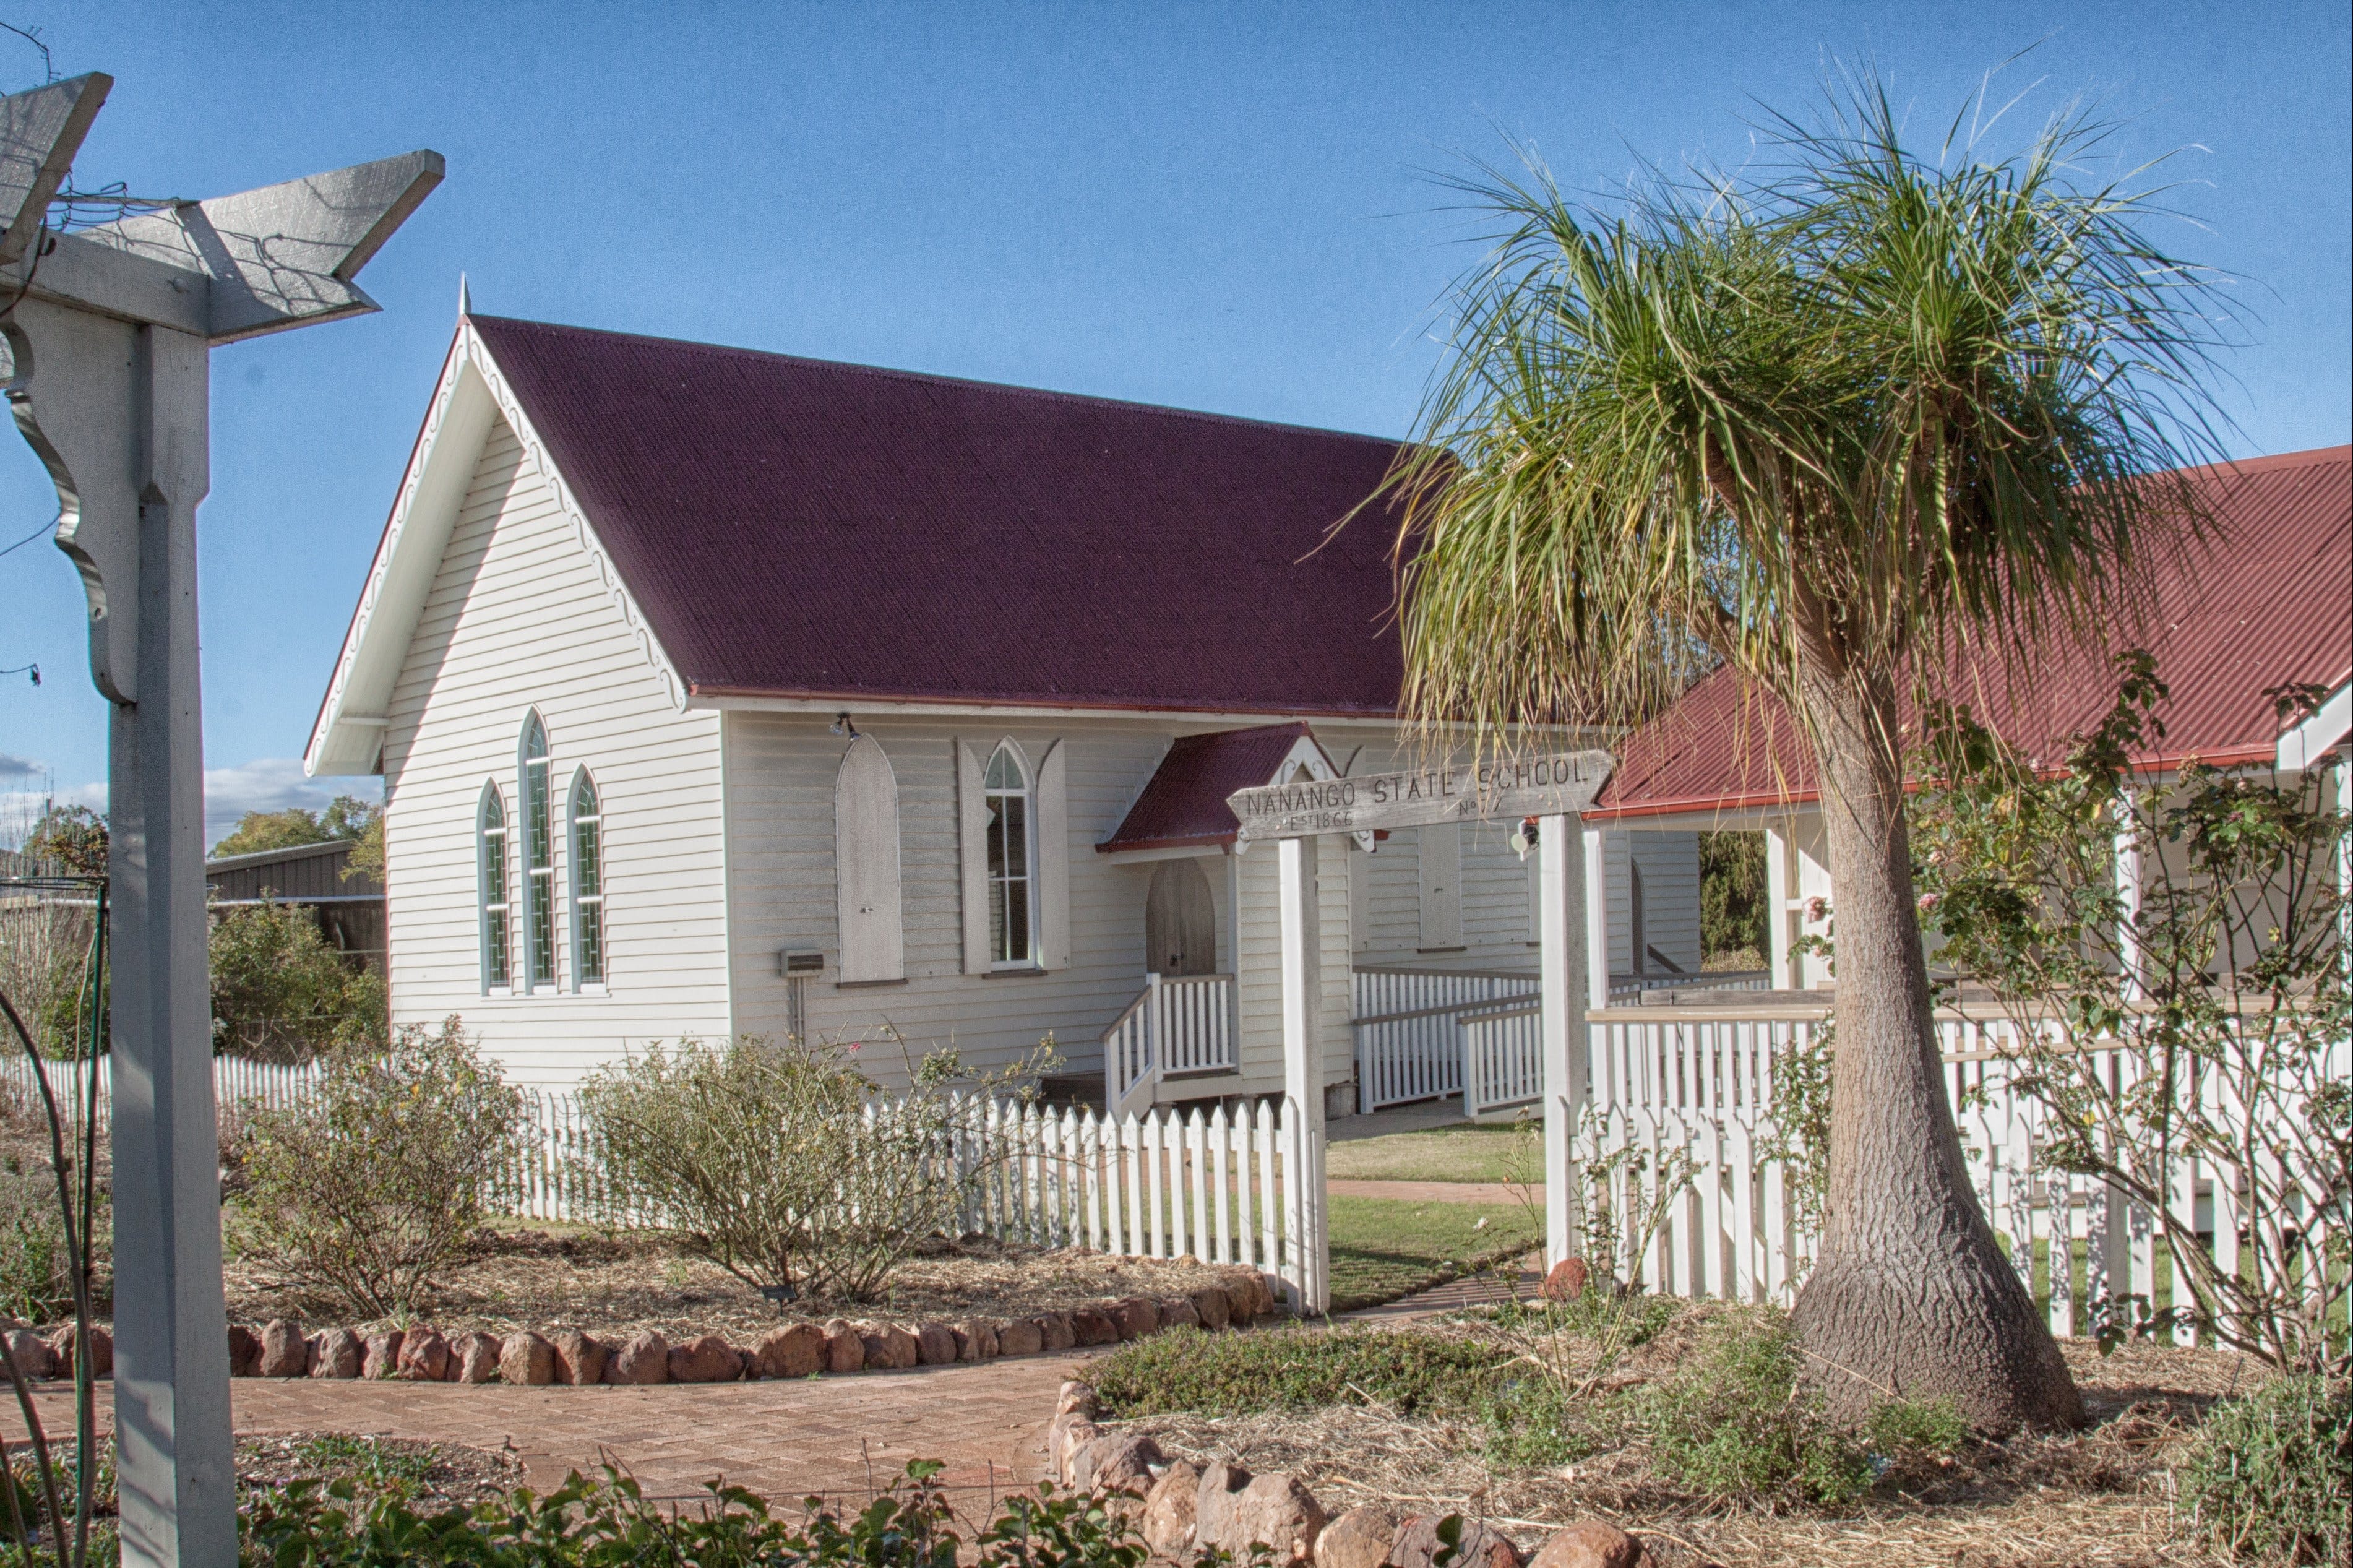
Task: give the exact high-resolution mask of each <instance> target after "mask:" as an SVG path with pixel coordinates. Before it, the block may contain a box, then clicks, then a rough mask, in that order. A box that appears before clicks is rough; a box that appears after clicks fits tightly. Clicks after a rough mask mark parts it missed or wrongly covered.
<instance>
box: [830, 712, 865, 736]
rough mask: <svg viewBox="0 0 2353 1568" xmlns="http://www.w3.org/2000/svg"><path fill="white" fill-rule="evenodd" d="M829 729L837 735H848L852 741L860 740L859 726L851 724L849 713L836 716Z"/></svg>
mask: <svg viewBox="0 0 2353 1568" xmlns="http://www.w3.org/2000/svg"><path fill="white" fill-rule="evenodd" d="M828 728H829V729H831V730H832V732H833V733H834V734H836V735H846V736H849V738H850V739H852V740H856V739H857V738H858V726H856V725H854V724H852V723H850V722H849V714H847V713H838V714H836V715H833V723H832V724H831V725H830V726H828Z"/></svg>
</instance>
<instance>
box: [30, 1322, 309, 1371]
mask: <svg viewBox="0 0 2353 1568" xmlns="http://www.w3.org/2000/svg"><path fill="white" fill-rule="evenodd" d="M270 1326H271V1327H272V1328H275V1327H277V1325H276V1324H272V1325H270ZM301 1357H302V1341H301V1336H300V1335H299V1334H298V1335H297V1336H296V1337H295V1341H294V1358H295V1360H296V1361H297V1362H298V1363H299V1362H300V1361H301ZM8 1359H9V1360H10V1361H14V1362H16V1371H17V1373H18V1374H19V1375H20V1376H23V1377H28V1378H41V1377H55V1376H57V1375H58V1353H57V1352H56V1351H53V1350H51V1349H49V1342H48V1341H47V1340H44V1339H43V1338H41V1336H40V1335H38V1334H37V1333H35V1332H33V1330H30V1329H11V1330H8ZM268 1375H269V1376H271V1377H282V1376H285V1375H286V1374H285V1373H282V1372H271V1373H269V1374H268Z"/></svg>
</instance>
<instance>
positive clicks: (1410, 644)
mask: <svg viewBox="0 0 2353 1568" xmlns="http://www.w3.org/2000/svg"><path fill="white" fill-rule="evenodd" d="M1964 112H1967V111H1966V110H1965V111H1964ZM1958 124H1959V122H1958V120H1957V121H1956V122H1955V126H1956V128H1957V126H1958ZM1765 129H1766V132H1767V136H1768V139H1769V141H1770V143H1771V149H1770V150H1769V151H1768V152H1767V153H1766V154H1764V156H1766V157H1767V158H1768V159H1772V160H1775V161H1774V162H1772V163H1771V164H1770V165H1769V166H1766V167H1764V168H1763V169H1762V172H1757V171H1756V170H1754V169H1752V170H1750V171H1747V172H1740V173H1735V174H1730V175H1720V176H1713V177H1710V178H1708V179H1706V180H1704V181H1694V182H1686V183H1678V182H1677V181H1675V180H1672V179H1668V178H1665V177H1662V176H1659V175H1649V176H1646V177H1644V178H1643V179H1641V180H1640V181H1638V182H1636V184H1635V185H1633V186H1632V187H1630V189H1629V190H1628V191H1627V192H1626V193H1624V195H1623V196H1622V197H1621V198H1620V199H1617V200H1614V201H1612V202H1610V203H1609V204H1608V207H1607V210H1604V209H1602V208H1600V207H1597V206H1596V205H1594V204H1590V203H1588V204H1573V203H1571V202H1570V201H1569V200H1568V199H1567V198H1565V197H1564V196H1562V195H1561V194H1560V192H1559V191H1558V189H1557V188H1556V186H1555V185H1553V184H1552V182H1551V181H1550V180H1549V178H1548V177H1547V176H1546V175H1544V174H1543V173H1542V171H1541V170H1536V171H1535V172H1534V173H1533V174H1532V175H1530V176H1529V177H1527V178H1526V179H1525V180H1521V181H1514V180H1512V179H1509V178H1505V177H1504V176H1501V175H1496V174H1495V173H1494V172H1493V171H1482V174H1481V175H1479V176H1478V177H1477V178H1476V179H1473V180H1466V181H1465V182H1463V186H1464V188H1465V190H1466V191H1467V192H1468V193H1469V194H1470V195H1471V196H1472V199H1473V200H1474V201H1475V202H1476V203H1478V204H1480V205H1481V206H1482V207H1484V208H1485V209H1486V210H1488V211H1489V212H1490V213H1491V214H1492V215H1493V217H1495V218H1496V219H1498V220H1500V227H1499V229H1498V231H1497V232H1496V234H1495V236H1494V238H1495V239H1496V245H1495V247H1494V249H1493V251H1492V253H1491V254H1490V255H1489V256H1488V257H1487V259H1486V260H1484V261H1483V262H1482V264H1481V265H1479V266H1478V267H1476V268H1474V269H1473V270H1472V271H1470V272H1469V273H1467V274H1466V275H1465V276H1464V277H1463V278H1462V279H1461V282H1460V285H1459V290H1458V293H1457V295H1456V297H1455V301H1454V303H1455V306H1456V308H1457V311H1458V316H1459V319H1458V324H1457V333H1456V336H1455V339H1454V342H1453V344H1452V352H1451V355H1450V356H1449V357H1448V359H1447V361H1446V363H1445V364H1444V365H1443V366H1441V368H1440V372H1439V373H1438V375H1437V376H1436V378H1435V379H1434V381H1433V384H1432V387H1431V390H1430V394H1429V397H1428V398H1427V400H1426V402H1425V405H1424V407H1423V409H1422V411H1421V414H1420V416H1419V420H1418V430H1417V434H1418V437H1419V440H1418V441H1417V443H1416V444H1415V445H1414V446H1413V447H1411V448H1410V449H1409V450H1408V452H1407V453H1406V455H1405V456H1404V457H1403V458H1402V459H1401V460H1400V463H1399V466H1398V470H1397V471H1395V472H1394V473H1393V474H1392V476H1391V480H1390V493H1392V494H1394V495H1396V496H1398V498H1400V499H1401V501H1402V502H1403V503H1404V505H1405V508H1406V523H1405V525H1404V528H1403V530H1402V532H1401V533H1400V535H1399V546H1398V548H1399V556H1400V562H1401V569H1402V574H1403V583H1402V592H1403V600H1404V634H1405V641H1406V647H1407V660H1408V678H1407V691H1406V706H1407V710H1408V712H1409V714H1411V715H1417V716H1418V717H1419V718H1420V719H1421V720H1422V721H1424V722H1425V723H1426V724H1429V725H1431V726H1444V727H1450V728H1451V727H1455V726H1468V727H1469V728H1471V729H1472V730H1473V731H1475V732H1477V733H1479V734H1481V735H1493V734H1494V733H1495V732H1497V731H1500V730H1502V729H1504V727H1506V726H1514V725H1523V724H1529V723H1539V722H1558V721H1567V722H1571V723H1577V722H1587V723H1589V722H1594V721H1597V720H1601V721H1610V720H1615V721H1619V722H1627V721H1630V720H1636V719H1640V718H1641V717H1643V716H1645V715H1647V714H1649V713H1650V712H1651V711H1654V709H1655V707H1656V705H1658V704H1659V703H1661V702H1662V701H1663V700H1664V699H1665V698H1666V697H1667V696H1669V695H1671V694H1672V693H1673V692H1674V691H1676V690H1677V689H1679V687H1680V685H1681V683H1683V680H1684V679H1685V678H1686V677H1687V676H1688V674H1689V673H1690V672H1691V670H1692V669H1693V668H1694V666H1695V665H1697V664H1700V663H1703V662H1709V661H1714V660H1721V661H1724V662H1729V663H1730V664H1732V665H1733V666H1734V667H1735V668H1736V670H1737V671H1738V672H1739V673H1741V674H1742V675H1743V676H1744V677H1746V680H1747V681H1748V682H1749V683H1751V686H1752V689H1753V690H1755V691H1757V692H1760V693H1762V694H1766V695H1767V696H1768V697H1769V698H1771V699H1777V700H1778V702H1780V703H1781V704H1782V705H1785V706H1786V707H1787V708H1788V711H1789V712H1790V713H1791V714H1793V715H1795V716H1796V718H1797V720H1798V724H1799V729H1800V730H1801V732H1802V734H1803V736H1804V739H1805V741H1806V743H1807V748H1808V750H1809V751H1810V760H1811V762H1812V764H1813V768H1814V771H1815V773H1816V775H1817V777H1818V779H1819V783H1820V788H1821V790H1822V798H1823V815H1824V821H1825V826H1826V829H1827V832H1828V838H1829V852H1830V862H1831V878H1832V881H1833V885H1835V886H1836V888H1837V890H1838V912H1837V919H1838V989H1837V998H1836V1002H1835V1022H1836V1028H1837V1039H1838V1052H1837V1057H1836V1061H1835V1064H1834V1065H1833V1070H1832V1084H1831V1101H1832V1109H1831V1136H1830V1190H1829V1198H1828V1209H1827V1213H1826V1216H1825V1222H1824V1227H1823V1235H1822V1241H1821V1250H1820V1259H1819V1262H1818V1263H1817V1264H1816V1266H1815V1267H1814V1269H1813V1272H1812V1274H1811V1276H1810V1277H1809V1279H1808V1280H1807V1283H1806V1285H1805V1287H1804V1288H1803V1290H1802V1292H1801V1294H1800V1296H1799V1301H1798V1307H1797V1312H1796V1327H1797V1330H1798V1332H1799V1340H1800V1343H1801V1344H1802V1346H1803V1349H1804V1351H1805V1353H1806V1359H1807V1364H1808V1366H1809V1368H1810V1371H1811V1373H1812V1375H1813V1376H1814V1377H1815V1378H1816V1379H1817V1380H1818V1381H1819V1382H1820V1386H1821V1391H1822V1393H1823V1394H1824V1395H1825V1396H1826V1397H1827V1398H1828V1399H1829V1400H1830V1402H1831V1406H1832V1408H1833V1409H1837V1410H1842V1411H1844V1412H1847V1413H1849V1414H1856V1415H1860V1414H1862V1413H1863V1412H1865V1411H1866V1410H1867V1409H1868V1408H1869V1406H1870V1405H1871V1404H1873V1403H1874V1402H1875V1401H1877V1400H1880V1399H1883V1398H1885V1397H1887V1396H1888V1395H1889V1394H1890V1393H1894V1394H1899V1395H1901V1396H1903V1397H1905V1398H1908V1399H1935V1398H1938V1397H1947V1398H1950V1399H1951V1400H1953V1401H1954V1403H1955V1404H1957V1406H1958V1407H1959V1408H1960V1409H1961V1410H1962V1412H1963V1413H1964V1414H1966V1415H1967V1416H1968V1418H1969V1420H1970V1422H1971V1424H1972V1425H1975V1426H1977V1427H1978V1428H1979V1429H1980V1430H1984V1431H1989V1432H1999V1431H2003V1430H2008V1429H2010V1428H2014V1427H2016V1426H2017V1425H2019V1424H2021V1422H2025V1423H2034V1424H2046V1425H2047V1424H2067V1423H2073V1422H2076V1421H2078V1420H2080V1419H2081V1415H2082V1404H2081V1400H2080V1398H2079V1397H2078V1395H2077V1393H2076V1391H2075V1387H2074V1384H2073V1381H2072V1379H2071V1378H2070V1377H2069V1376H2068V1373H2067V1369H2066V1365H2065V1362H2064V1361H2063V1360H2062V1359H2061V1357H2060V1354H2059V1350H2058V1346H2057V1345H2056V1343H2055V1342H2054V1341H2053V1340H2052V1337H2051V1334H2050V1331H2049V1330H2048V1328H2047V1327H2046V1326H2045V1325H2044V1324H2043V1322H2042V1319H2040V1317H2039V1316H2038V1315H2037V1314H2036V1312H2035V1310H2034V1307H2033V1303H2032V1301H2031V1298H2030V1297H2029V1296H2028V1294H2027V1291H2026V1289H2025V1287H2024V1285H2023V1284H2022V1283H2021V1280H2020V1278H2019V1276H2018V1274H2017V1272H2016V1271H2015V1270H2013V1269H2012V1268H2011V1267H2010V1265H2009V1263H2008V1262H2007V1260H2006V1259H2005V1258H2004V1257H2003V1256H2002V1255H2001V1252H2000V1248H1999V1247H1998V1246H1997V1245H1996V1243H1995V1240H1994V1236H1993V1234H1992V1231H1991V1230H1990V1228H1989V1226H1988V1224H1987V1223H1986V1220H1985V1217H1984V1215H1983V1214H1982V1213H1980V1212H1979V1210H1978V1204H1977V1200H1976V1198H1975V1196H1974V1194H1973V1193H1972V1192H1971V1190H1970V1185H1969V1182H1968V1176H1967V1173H1966V1171H1965V1169H1964V1166H1963V1163H1962V1156H1961V1150H1960V1144H1959V1139H1958V1138H1957V1134H1956V1132H1955V1130H1954V1126H1953V1118H1952V1110H1951V1107H1950V1106H1949V1105H1947V1101H1946V1095H1945V1090H1944V1086H1943V1080H1942V1074H1941V1071H1940V1065H1941V1064H1940V1062H1939V1059H1938V1052H1937V1044H1936V1033H1935V1029H1934V1027H1933V1022H1932V1019H1931V1013H1930V991H1929V984H1928V976H1927V970H1926V962H1925V960H1924V957H1923V953H1922V948H1921V940H1920V928H1919V919H1918V912H1917V909H1916V906H1915V900H1914V891H1913V887H1912V879H1911V869H1910V853H1909V847H1908V844H1907V841H1906V836H1905V816H1904V809H1903V801H1904V781H1905V766H1906V738H1905V729H1904V716H1903V699H1904V697H1905V696H1906V695H1907V689H1908V694H1910V695H1913V696H1915V697H1916V696H1917V695H1918V694H1919V688H1920V687H1921V686H1922V685H1923V684H1924V683H1925V682H1926V680H1927V678H1928V677H1929V676H1930V675H1931V674H1932V673H1936V672H1938V671H1941V670H1942V669H1943V668H1944V667H1945V664H1946V662H1947V655H1948V654H1950V653H1952V652H1954V651H1956V650H1959V651H1962V652H1968V653H1971V654H1977V653H1979V652H1983V651H1988V650H2000V651H2001V652H1992V653H1988V654H1986V656H1985V657H1984V658H1982V659H1980V661H1979V666H1978V667H1979V671H1980V673H1981V674H1982V675H1983V677H1984V678H1986V679H1989V680H1996V681H2014V682H2019V683H2024V682H2026V681H2027V680H2028V679H2029V676H2030V672H2028V671H2026V670H2025V669H2024V668H2022V667H2021V664H2020V663H2018V662H2011V661H2010V659H2009V657H2008V654H2009V652H2010V651H2014V650H2017V649H2020V648H2027V647H2036V646H2042V647H2048V646H2051V645H2052V644H2053V643H2054V642H2056V641H2061V640H2063V639H2067V638H2073V637H2085V638H2089V637H2094V636H2096V634H2097V631H2098V630H2099V629H2100V628H2101V627H2102V626H2103V625H2105V624H2110V623H2113V622H2114V621H2116V620H2128V619H2129V618H2130V616H2131V612H2132V611H2133V609H2135V607H2136V606H2137V603H2138V602H2139V600H2140V598H2141V593H2140V589H2141V587H2142V585H2143V584H2144V583H2145V574H2146V568H2147V564H2148V562H2149V560H2150V558H2151V556H2152V555H2153V553H2157V552H2161V551H2163V550H2165V549H2167V548H2169V547H2173V546H2175V545H2176V543H2177V542H2178V541H2179V539H2180V538H2181V536H2182V534H2183V531H2184V528H2185V526H2186V525H2188V524H2189V520H2190V519H2194V517H2195V508H2194V497H2193V496H2192V494H2191V493H2190V492H2189V486H2188V484H2187V482H2186V481H2180V480H2178V479H2177V480H2174V481H2170V482H2168V481H2165V480H2162V479H2156V478H2151V477H2150V476H2151V475H2152V474H2155V473H2157V472H2158V471H2162V470H2168V469H2172V468H2175V467H2177V466H2179V465H2180V464H2182V463H2183V462H2184V461H2187V460H2189V459H2190V458H2192V457H2197V456H2204V455H2206V453H2207V452H2208V451H2210V450H2211V447H2212V445H2213V443H2212V440H2211V435H2210V434H2209V432H2208V429H2207V427H2206V426H2205V425H2204V424H2203V423H2201V422H2200V415H2199V410H2200V409H2202V408H2205V407H2206V406H2207V405H2206V403H2205V402H2204V401H2203V394H2202V392H2201V390H2200V388H2201V385H2202V377H2203V375H2204V372H2205V367H2206V363H2207V361H2206V358H2205V355H2206V351H2207V350H2208V348H2209V347H2211V343H2212V329H2211V324H2210V323H2211V320H2212V317H2211V316H2210V315H2209V314H2207V313H2206V312H2207V311H2208V310H2209V308H2210V301H2209V299H2208V298H2207V297H2206V291H2205V290H2204V288H2203V286H2202V284H2201V281H2200V277H2199V276H2198V275H2197V274H2195V273H2193V272H2192V271H2191V270H2189V269H2188V268H2186V267H2185V266H2184V265H2183V264H2181V263H2180V262H2178V261H2176V260H2173V259H2171V258H2170V257H2168V256H2167V255H2165V254H2164V253H2163V252H2161V251H2160V250H2159V249H2157V248H2156V247H2155V246H2154V245H2153V244H2152V243H2151V242H2150V241H2149V240H2148V239H2147V238H2146V237H2145V236H2144V235H2143V233H2142V232H2141V228H2142V225H2143V224H2144V222H2145V221H2146V220H2147V217H2150V216H2151V215H2152V214H2153V213H2155V212H2156V211H2158V208H2157V207H2154V206H2153V205H2152V198H2151V197H2150V196H2147V195H2145V194H2136V193H2134V192H2132V191H2129V190H2126V189H2124V188H2121V187H2120V186H2117V185H2084V184H2083V183H2081V182H2080V181H2079V180H2078V179H2077V178H2076V177H2075V175H2074V173H2073V171H2075V170H2077V169H2080V168H2081V167H2083V166H2084V163H2085V161H2086V160H2088V159H2091V158H2093V157H2095V156H2097V155H2098V154H2099V150H2100V149H2099V143H2100V141H2101V137H2102V133H2103V132H2102V128H2101V127H2099V126H2098V125H2096V124H2094V123H2092V122H2088V121H2086V120H2084V119H2082V118H2079V117H2068V118H2063V119H2061V120H2059V121H2056V122H2052V124H2051V125H2050V126H2049V127H2048V128H2047V129H2046V130H2045V131H2044V132H2042V134H2041V135H2039V136H2038V137H2036V138H2034V139H2033V140H2032V141H2031V144H2030V145H2028V146H2027V147H2026V148H2025V150H2024V151H2022V152H2021V153H2019V154H2016V155H2014V156H2010V157H2007V158H2000V159H1988V158H1985V157H1982V156H1981V155H1980V154H1978V150H1977V148H1976V147H1974V146H1968V147H1957V146H1955V145H1954V137H1953V135H1952V134H1950V133H1948V135H1947V142H1946V145H1945V146H1944V147H1943V148H1942V149H1940V150H1939V151H1938V153H1937V154H1936V155H1934V156H1932V157H1923V156H1919V155H1916V154H1915V153H1914V152H1913V150H1912V149H1911V148H1909V147H1908V146H1906V145H1905V141H1904V138H1903V135H1902V132H1901V125H1900V121H1899V116H1898V114H1897V112H1896V111H1895V110H1894V107H1893V106H1892V105H1891V104H1890V103H1889V101H1888V100H1887V98H1886V96H1885V93H1884V91H1883V89H1882V87H1881V86H1880V84H1878V83H1877V82H1876V81H1875V80H1871V79H1862V78H1858V77H1849V78H1847V79H1843V81H1842V82H1841V83H1840V84H1839V85H1837V86H1835V87H1834V89H1833V90H1832V93H1831V100H1830V104H1829V107H1828V109H1827V110H1826V111H1824V112H1823V114H1822V115H1821V116H1820V118H1819V120H1818V121H1816V122H1813V123H1811V124H1800V123H1798V122H1790V121H1788V120H1780V119H1776V120H1774V121H1773V122H1770V123H1769V124H1768V125H1767V127H1766V128H1765Z"/></svg>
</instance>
